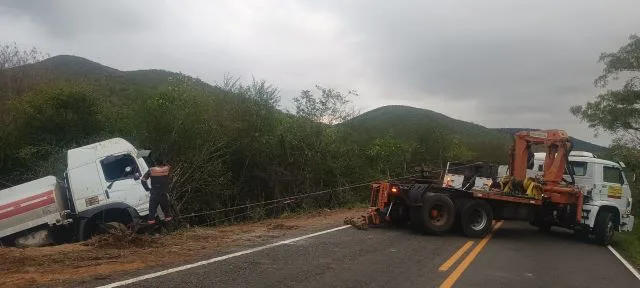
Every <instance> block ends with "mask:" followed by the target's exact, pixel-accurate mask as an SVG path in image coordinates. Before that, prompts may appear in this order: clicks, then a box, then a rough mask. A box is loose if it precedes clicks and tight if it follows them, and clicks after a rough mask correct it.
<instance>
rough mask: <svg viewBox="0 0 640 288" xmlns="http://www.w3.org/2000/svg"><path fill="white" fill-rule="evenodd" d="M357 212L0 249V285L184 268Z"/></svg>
mask: <svg viewBox="0 0 640 288" xmlns="http://www.w3.org/2000/svg"><path fill="white" fill-rule="evenodd" d="M359 212H362V209H340V210H333V211H329V210H322V211H317V212H313V213H308V214H304V215H296V216H285V217H281V218H278V219H270V220H264V221H260V222H256V223H245V224H237V225H231V226H222V227H215V228H190V229H185V230H180V231H177V232H174V233H172V234H169V235H163V236H147V235H135V236H134V237H133V238H130V239H126V241H125V240H123V239H119V238H107V237H98V238H94V239H91V240H89V241H86V242H83V243H74V244H65V245H59V246H50V247H38V248H25V249H19V248H0V259H2V260H1V261H0V286H2V287H42V286H54V287H57V286H60V287H65V286H67V285H69V283H71V282H77V281H87V280H91V279H104V278H111V277H112V276H114V275H117V273H121V272H122V273H123V272H132V271H135V270H139V269H143V268H151V267H157V266H161V265H171V264H178V263H184V262H187V261H189V260H190V259H198V258H202V257H204V256H207V255H211V254H212V253H215V252H216V251H221V250H223V249H228V248H232V247H238V246H243V245H251V244H258V243H261V242H265V241H266V240H269V239H273V238H278V237H283V236H287V235H289V234H293V233H296V232H298V233H300V232H304V231H306V230H318V229H322V228H324V227H331V226H332V227H335V226H338V225H342V224H343V221H344V219H345V217H349V216H353V215H354V213H356V214H357V213H359Z"/></svg>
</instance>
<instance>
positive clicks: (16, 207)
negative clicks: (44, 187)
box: [0, 190, 56, 220]
mask: <svg viewBox="0 0 640 288" xmlns="http://www.w3.org/2000/svg"><path fill="white" fill-rule="evenodd" d="M54 203H56V200H55V198H54V196H53V190H49V191H47V192H44V193H40V194H37V195H33V196H29V197H26V198H22V199H20V200H17V201H14V202H11V203H9V204H4V205H2V206H0V220H4V219H7V218H11V217H13V216H16V215H20V214H22V213H26V212H29V211H31V210H34V209H38V208H42V207H45V206H47V205H51V204H54Z"/></svg>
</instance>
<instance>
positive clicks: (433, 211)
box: [364, 130, 633, 245]
mask: <svg viewBox="0 0 640 288" xmlns="http://www.w3.org/2000/svg"><path fill="white" fill-rule="evenodd" d="M534 145H535V146H543V147H544V150H545V151H546V156H545V159H544V165H543V166H542V167H544V168H543V173H542V177H527V170H528V169H529V170H530V169H532V168H533V163H534V161H533V160H534V159H533V155H534V153H533V152H532V147H533V146H534ZM571 150H572V143H571V141H570V140H569V136H568V135H567V133H566V132H565V131H563V130H542V131H521V132H518V133H516V134H515V135H514V143H513V145H512V147H511V152H510V161H509V165H508V167H509V168H508V174H507V175H506V176H504V177H503V178H501V179H497V178H496V177H495V174H493V175H480V174H482V173H477V171H479V170H483V169H479V170H478V169H471V171H476V172H472V174H474V173H475V174H474V175H471V176H472V177H468V178H472V179H475V178H481V179H489V181H488V182H489V183H486V184H484V185H481V186H482V187H480V186H478V185H470V184H466V185H463V186H456V187H454V186H452V185H450V183H449V181H446V180H448V179H443V177H442V176H439V177H432V178H431V179H429V177H423V178H422V179H413V180H412V181H411V182H409V183H402V182H388V181H381V182H376V183H373V184H372V190H371V202H370V208H369V210H368V212H367V214H366V215H365V216H364V218H365V221H366V223H367V225H369V226H377V225H379V224H383V223H395V224H404V223H408V224H410V226H412V227H413V228H415V229H418V230H421V231H424V232H428V233H430V234H435V235H440V234H443V233H445V232H447V231H449V230H451V229H452V228H454V225H455V226H456V227H455V228H460V230H461V231H462V232H463V233H464V234H465V235H466V236H468V237H484V236H485V235H487V234H488V233H489V232H490V230H491V226H492V222H493V220H520V221H529V223H530V224H531V225H534V226H537V227H539V228H540V229H542V230H549V229H550V228H551V227H552V226H558V227H563V228H568V229H571V230H574V231H575V232H576V233H578V234H579V235H580V236H592V235H593V236H594V237H595V239H596V240H597V242H599V243H600V244H603V245H607V244H609V243H610V242H611V240H612V237H613V231H614V230H616V228H619V227H620V226H623V223H622V221H621V219H622V218H623V217H624V215H622V213H620V214H616V212H615V211H617V210H614V209H617V207H616V208H611V207H609V208H611V209H608V208H607V209H600V211H598V212H597V213H596V214H597V215H594V214H593V213H592V214H591V215H590V216H587V214H588V212H589V211H583V204H584V203H587V204H588V205H589V207H592V206H593V207H595V206H594V205H596V204H594V203H595V202H594V203H591V202H590V201H595V200H593V197H591V196H589V197H587V198H585V193H584V191H582V189H581V188H580V187H581V186H579V185H576V179H575V177H574V175H575V172H574V169H573V166H572V165H570V161H569V153H570V152H571ZM598 160H599V159H598ZM477 165H481V164H477ZM477 165H476V166H477ZM471 166H473V165H471ZM484 170H485V171H489V170H491V171H493V170H492V169H484ZM485 174H492V173H485ZM423 176H425V175H424V173H423ZM446 177H447V176H444V178H446ZM567 177H568V179H567ZM469 181H472V180H469ZM476 182H477V181H476ZM598 203H599V202H598ZM605 208H606V207H605ZM585 209H586V208H585ZM622 209H623V208H620V210H622ZM583 215H584V217H586V218H584V219H583ZM589 217H595V218H590V219H589ZM631 217H632V216H631ZM631 221H633V219H632V218H631ZM631 223H632V222H631Z"/></svg>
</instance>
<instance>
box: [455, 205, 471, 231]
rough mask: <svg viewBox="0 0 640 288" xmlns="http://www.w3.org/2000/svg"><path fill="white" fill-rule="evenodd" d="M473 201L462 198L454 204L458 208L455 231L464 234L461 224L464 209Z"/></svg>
mask: <svg viewBox="0 0 640 288" xmlns="http://www.w3.org/2000/svg"><path fill="white" fill-rule="evenodd" d="M471 201H473V199H467V198H461V199H456V200H455V201H454V202H453V205H454V206H455V208H456V219H455V220H454V222H453V231H455V232H462V223H460V219H461V215H462V208H463V207H464V206H466V205H467V204H468V203H469V202H471Z"/></svg>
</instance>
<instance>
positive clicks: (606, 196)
mask: <svg viewBox="0 0 640 288" xmlns="http://www.w3.org/2000/svg"><path fill="white" fill-rule="evenodd" d="M625 184H626V183H625V179H624V176H623V174H622V169H620V168H619V167H615V166H610V165H607V164H603V165H602V185H601V187H602V191H601V200H607V201H610V202H613V203H615V204H616V206H617V207H618V209H620V214H623V213H624V208H625V206H626V202H627V199H626V197H625V195H624V192H623V189H622V187H623V186H624V185H625Z"/></svg>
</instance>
